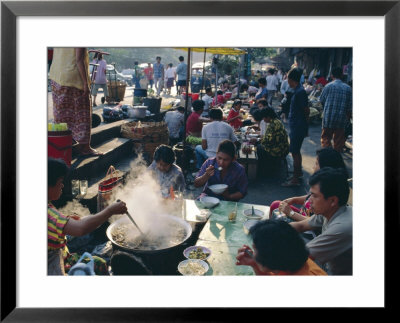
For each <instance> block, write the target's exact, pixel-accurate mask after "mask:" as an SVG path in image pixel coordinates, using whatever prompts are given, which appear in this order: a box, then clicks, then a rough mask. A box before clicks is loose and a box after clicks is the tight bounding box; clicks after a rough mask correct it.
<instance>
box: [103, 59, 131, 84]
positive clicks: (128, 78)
mask: <svg viewBox="0 0 400 323" xmlns="http://www.w3.org/2000/svg"><path fill="white" fill-rule="evenodd" d="M113 71H115V74H116V75H115V77H116V79H117V80H119V81H125V82H126V83H128V85H130V84H132V75H126V74H125V75H124V74H122V73H120V72H118V70H116V69H115V67H114V65H111V64H107V80H108V81H114V80H115V79H114V73H113Z"/></svg>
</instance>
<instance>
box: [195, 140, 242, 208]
mask: <svg viewBox="0 0 400 323" xmlns="http://www.w3.org/2000/svg"><path fill="white" fill-rule="evenodd" d="M214 184H226V185H228V188H227V189H226V190H225V191H224V192H223V193H221V194H219V195H217V194H215V193H213V192H212V191H211V190H210V189H209V186H211V185H214ZM194 186H195V187H201V186H203V192H202V193H201V194H200V196H199V198H201V197H202V196H205V195H208V196H214V197H217V198H218V199H220V200H224V201H239V200H241V199H242V198H244V197H245V196H246V194H247V187H248V179H247V175H246V171H245V169H244V167H243V166H242V165H240V164H239V163H238V162H237V161H236V148H235V144H234V143H233V142H232V141H230V140H223V141H221V142H220V144H219V145H218V151H217V155H216V156H215V157H213V158H209V159H207V160H206V161H205V162H204V163H203V165H202V166H201V169H200V171H199V174H198V175H197V177H196V179H195V180H194Z"/></svg>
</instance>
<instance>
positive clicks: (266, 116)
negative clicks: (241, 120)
mask: <svg viewBox="0 0 400 323" xmlns="http://www.w3.org/2000/svg"><path fill="white" fill-rule="evenodd" d="M261 113H262V118H263V120H264V122H265V123H266V124H267V128H266V130H265V134H264V137H263V138H262V139H261V142H260V144H259V145H258V146H257V155H258V162H259V165H258V166H259V169H260V172H261V174H264V173H265V171H266V170H268V169H271V162H272V161H274V160H278V159H282V158H284V157H286V155H287V154H288V153H289V139H288V135H287V132H286V130H285V127H284V126H283V124H282V122H281V121H280V120H279V119H278V116H277V115H276V113H275V111H274V110H273V109H272V108H269V107H267V108H264V109H262V110H261Z"/></svg>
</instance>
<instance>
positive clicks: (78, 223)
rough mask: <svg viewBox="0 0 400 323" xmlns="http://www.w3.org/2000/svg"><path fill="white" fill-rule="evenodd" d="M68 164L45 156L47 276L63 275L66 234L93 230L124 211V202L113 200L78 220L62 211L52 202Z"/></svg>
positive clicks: (66, 250) (86, 232) (83, 233)
mask: <svg viewBox="0 0 400 323" xmlns="http://www.w3.org/2000/svg"><path fill="white" fill-rule="evenodd" d="M67 173H68V166H67V165H66V164H65V162H64V161H63V160H61V159H54V158H49V159H48V206H47V250H48V275H65V270H64V260H65V258H66V257H67V256H68V248H67V240H66V235H71V236H83V235H85V234H88V233H90V232H92V231H93V230H95V229H96V228H97V227H99V226H100V225H101V224H103V223H104V222H105V221H106V220H107V219H108V218H109V217H110V216H112V215H114V214H123V213H125V212H126V211H127V209H126V205H125V203H124V202H116V203H113V204H111V205H109V206H108V207H106V208H105V209H104V210H103V211H101V212H99V213H97V214H95V215H91V216H87V217H84V218H82V219H79V218H78V217H73V216H67V215H64V214H62V213H61V212H60V211H58V210H57V208H56V207H55V206H54V205H53V204H52V201H56V200H58V199H59V198H60V196H61V193H62V189H63V187H64V184H63V181H64V177H65V176H66V175H67Z"/></svg>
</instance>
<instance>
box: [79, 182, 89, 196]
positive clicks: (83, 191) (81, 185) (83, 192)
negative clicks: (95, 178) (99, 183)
mask: <svg viewBox="0 0 400 323" xmlns="http://www.w3.org/2000/svg"><path fill="white" fill-rule="evenodd" d="M87 190H88V181H87V180H86V179H84V180H82V181H80V182H79V191H80V193H81V195H82V196H85V195H86V193H87Z"/></svg>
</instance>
